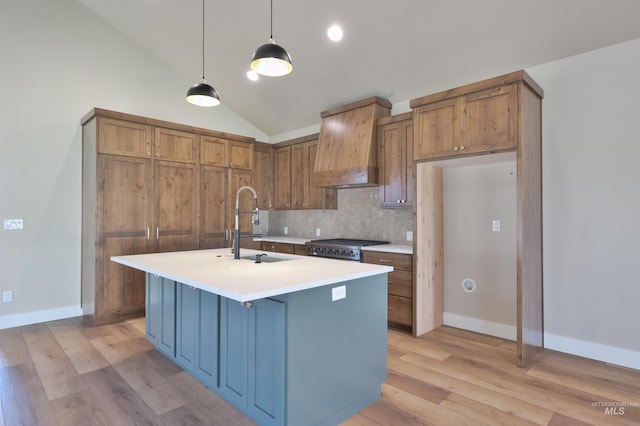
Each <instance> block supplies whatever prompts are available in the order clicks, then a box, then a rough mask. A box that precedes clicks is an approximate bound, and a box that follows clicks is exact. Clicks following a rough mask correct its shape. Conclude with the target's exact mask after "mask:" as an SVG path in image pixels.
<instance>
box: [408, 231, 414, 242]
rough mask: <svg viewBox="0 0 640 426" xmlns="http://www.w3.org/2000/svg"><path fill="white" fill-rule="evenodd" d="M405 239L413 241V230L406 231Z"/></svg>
mask: <svg viewBox="0 0 640 426" xmlns="http://www.w3.org/2000/svg"><path fill="white" fill-rule="evenodd" d="M407 241H413V231H407Z"/></svg>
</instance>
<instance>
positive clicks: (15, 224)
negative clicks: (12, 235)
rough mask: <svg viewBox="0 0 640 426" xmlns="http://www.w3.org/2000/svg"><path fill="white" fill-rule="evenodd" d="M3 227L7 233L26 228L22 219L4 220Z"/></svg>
mask: <svg viewBox="0 0 640 426" xmlns="http://www.w3.org/2000/svg"><path fill="white" fill-rule="evenodd" d="M3 225H4V230H5V231H17V230H20V229H23V228H24V223H23V222H22V219H4V223H3Z"/></svg>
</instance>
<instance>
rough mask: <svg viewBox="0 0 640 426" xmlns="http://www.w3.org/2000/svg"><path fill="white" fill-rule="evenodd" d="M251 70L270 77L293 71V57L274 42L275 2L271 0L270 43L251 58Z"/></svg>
mask: <svg viewBox="0 0 640 426" xmlns="http://www.w3.org/2000/svg"><path fill="white" fill-rule="evenodd" d="M250 66H251V69H252V70H254V71H255V72H257V73H258V74H261V75H265V76H268V77H280V76H282V75H286V74H289V73H290V72H291V71H293V64H292V63H291V56H289V53H287V51H286V50H285V49H284V47H282V46H280V45H277V44H276V43H275V42H274V41H273V0H271V35H270V36H269V42H268V43H266V44H263V45H262V46H260V47H258V48H257V49H256V52H255V53H254V54H253V58H251V64H250Z"/></svg>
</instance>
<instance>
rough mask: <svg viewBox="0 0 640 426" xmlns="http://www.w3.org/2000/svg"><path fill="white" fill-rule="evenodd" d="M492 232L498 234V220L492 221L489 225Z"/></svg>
mask: <svg viewBox="0 0 640 426" xmlns="http://www.w3.org/2000/svg"><path fill="white" fill-rule="evenodd" d="M491 226H492V229H493V232H500V221H499V220H497V219H496V220H494V221H493V222H492V224H491Z"/></svg>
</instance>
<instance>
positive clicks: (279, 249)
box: [262, 241, 306, 254]
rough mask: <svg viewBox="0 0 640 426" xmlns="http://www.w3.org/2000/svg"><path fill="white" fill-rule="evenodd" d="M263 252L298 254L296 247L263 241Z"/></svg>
mask: <svg viewBox="0 0 640 426" xmlns="http://www.w3.org/2000/svg"><path fill="white" fill-rule="evenodd" d="M303 247H304V246H303ZM262 250H264V251H275V252H276V253H286V254H297V253H295V245H294V244H290V243H273V242H269V241H263V242H262ZM305 254H306V252H305Z"/></svg>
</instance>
